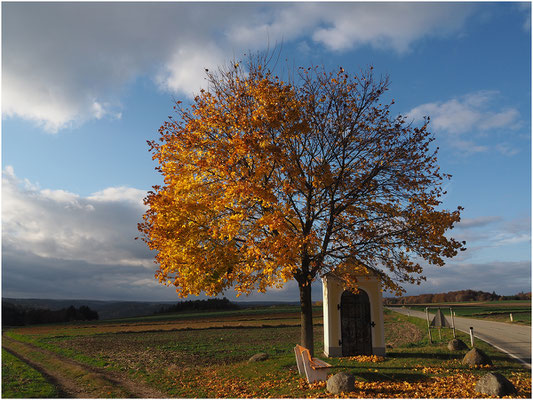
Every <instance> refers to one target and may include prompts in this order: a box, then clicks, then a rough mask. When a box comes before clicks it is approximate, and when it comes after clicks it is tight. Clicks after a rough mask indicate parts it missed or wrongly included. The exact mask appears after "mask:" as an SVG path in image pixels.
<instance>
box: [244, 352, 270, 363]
mask: <svg viewBox="0 0 533 400" xmlns="http://www.w3.org/2000/svg"><path fill="white" fill-rule="evenodd" d="M267 359H268V354H267V353H257V354H254V355H253V356H251V357H250V359H249V360H248V362H249V363H250V362H258V361H265V360H267Z"/></svg>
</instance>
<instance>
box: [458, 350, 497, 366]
mask: <svg viewBox="0 0 533 400" xmlns="http://www.w3.org/2000/svg"><path fill="white" fill-rule="evenodd" d="M462 363H463V364H467V365H469V366H471V367H474V366H476V365H492V361H491V359H490V358H489V356H488V355H486V354H485V353H483V351H481V350H479V349H478V348H476V347H472V350H470V351H469V352H468V353H466V354H465V356H464V358H463V361H462Z"/></svg>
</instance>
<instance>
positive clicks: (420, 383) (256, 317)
mask: <svg viewBox="0 0 533 400" xmlns="http://www.w3.org/2000/svg"><path fill="white" fill-rule="evenodd" d="M248 311H252V312H248V313H246V312H242V311H236V312H224V313H209V314H180V315H174V316H172V315H165V316H159V317H148V318H136V319H129V320H115V321H101V322H99V323H87V324H60V325H48V326H32V327H22V328H18V329H13V330H10V331H8V332H6V333H5V335H4V341H3V345H4V346H6V347H9V348H11V349H12V350H13V351H15V352H16V353H17V354H21V355H22V356H24V357H25V358H27V359H31V360H32V361H33V362H34V363H35V364H36V365H42V366H43V369H46V368H48V369H49V370H50V371H49V372H50V375H51V376H54V378H55V379H56V381H57V382H58V383H59V384H60V385H62V388H63V389H62V390H63V391H64V392H66V393H67V394H69V393H70V395H71V396H73V395H78V396H81V397H121V398H127V397H134V396H140V397H145V398H148V397H162V398H165V397H180V398H193V397H196V398H228V397H230V398H250V397H254V398H258V397H259V398H267V397H275V398H281V397H290V398H306V397H313V398H317V397H333V396H332V395H330V394H328V393H327V392H326V390H325V383H316V384H312V385H309V384H307V382H306V381H305V380H304V379H303V378H301V377H300V376H299V375H298V371H297V369H296V363H295V359H294V353H293V347H294V345H295V344H296V343H298V342H299V335H300V330H299V329H300V328H299V315H298V313H297V308H291V307H288V308H283V309H275V308H270V309H264V310H263V312H261V310H248ZM321 323H322V318H321V314H320V309H316V316H315V348H316V353H317V355H318V356H320V353H321V349H322V348H323V343H322V338H323V336H322V335H323V332H322V325H321ZM424 324H425V321H423V320H421V319H417V318H409V317H406V316H403V315H400V314H397V313H393V312H387V313H386V322H385V330H386V340H387V344H388V345H389V347H388V349H387V357H386V358H385V359H383V360H381V359H370V358H365V357H344V358H325V357H321V358H322V359H324V360H326V361H328V362H329V363H330V364H333V365H334V367H335V368H334V370H333V371H332V372H333V373H335V372H340V371H347V372H350V373H353V374H354V375H355V376H356V380H357V383H356V392H352V393H349V394H346V396H345V397H369V398H379V397H384V398H392V397H401V398H469V397H471V398H478V397H480V394H479V393H476V392H475V391H474V383H475V381H476V379H477V378H476V377H478V376H480V375H481V374H483V373H485V372H486V371H487V369H486V368H474V369H472V368H468V367H465V366H463V365H462V364H461V363H460V360H461V359H462V357H463V355H464V352H450V351H448V350H447V349H446V341H445V340H443V341H442V342H441V343H438V344H433V345H430V344H429V343H428V341H427V337H426V335H425V334H424V332H425V330H424ZM460 337H462V338H463V340H464V341H465V342H466V343H468V339H467V337H466V335H462V334H460ZM479 347H480V348H481V349H482V350H483V351H485V352H486V353H487V354H489V356H490V357H491V358H492V360H493V362H494V366H493V367H492V368H490V370H491V371H496V372H500V373H502V374H503V375H505V376H506V377H507V378H508V379H510V380H511V381H512V382H513V383H514V384H515V386H517V388H518V389H519V393H518V396H517V397H520V398H530V397H531V374H530V371H529V370H526V369H524V368H523V367H522V366H521V365H520V364H518V363H516V362H515V361H513V360H511V359H509V358H507V357H506V356H505V355H503V354H501V353H499V352H498V351H496V350H495V349H493V348H492V347H490V346H489V345H486V344H484V343H480V344H479ZM258 352H266V353H268V354H269V359H268V360H266V361H263V362H259V363H248V359H249V358H250V357H251V356H252V355H254V354H256V353H258ZM2 363H3V368H4V359H3V361H2ZM6 378H7V382H6V387H8V385H10V384H11V382H13V384H15V383H14V379H15V377H9V376H7V377H6V376H4V377H3V380H5V379H6ZM21 390H22V389H21ZM2 391H3V392H2V395H3V397H16V396H15V395H14V394H13V393H12V392H8V391H7V390H6V391H5V392H4V386H3V387H2ZM23 397H30V396H23ZM39 397H53V395H52V394H51V395H50V396H46V395H43V396H39Z"/></svg>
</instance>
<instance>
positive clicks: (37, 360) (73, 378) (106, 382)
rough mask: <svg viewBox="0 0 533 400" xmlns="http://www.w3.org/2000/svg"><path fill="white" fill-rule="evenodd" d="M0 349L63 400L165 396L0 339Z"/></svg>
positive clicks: (115, 375) (122, 378)
mask: <svg viewBox="0 0 533 400" xmlns="http://www.w3.org/2000/svg"><path fill="white" fill-rule="evenodd" d="M2 347H4V348H5V349H6V350H7V351H9V352H11V353H12V354H14V355H15V356H17V357H18V358H20V359H21V360H22V361H24V362H25V363H27V364H28V365H30V366H32V367H33V368H35V369H36V370H38V371H39V372H41V373H42V374H43V375H44V376H45V377H46V378H47V379H49V380H50V382H52V383H53V384H54V385H56V386H57V388H58V390H59V392H60V396H62V397H66V398H103V397H113V398H165V397H167V395H166V394H165V393H162V392H160V391H158V390H156V389H153V388H151V387H149V386H147V385H144V384H142V383H139V382H135V381H132V380H131V379H129V378H128V377H126V376H125V375H124V374H121V373H118V372H111V371H106V370H103V369H100V368H95V367H92V366H88V365H85V364H82V363H79V362H77V361H74V360H71V359H68V358H66V357H63V356H61V355H58V354H55V353H53V352H51V351H49V350H45V349H42V348H39V347H37V346H35V345H32V344H29V343H23V342H19V341H17V340H14V339H12V338H9V337H6V336H5V335H4V336H3V337H2Z"/></svg>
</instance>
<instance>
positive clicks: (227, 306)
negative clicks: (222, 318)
mask: <svg viewBox="0 0 533 400" xmlns="http://www.w3.org/2000/svg"><path fill="white" fill-rule="evenodd" d="M239 308H240V307H239V306H238V305H237V304H235V303H232V302H231V301H229V300H228V299H227V298H225V297H224V298H223V299H207V300H188V301H182V302H179V303H176V304H173V305H170V306H165V307H161V308H160V309H159V310H158V311H156V312H155V313H154V314H168V313H175V312H183V311H220V310H237V309H239Z"/></svg>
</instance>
